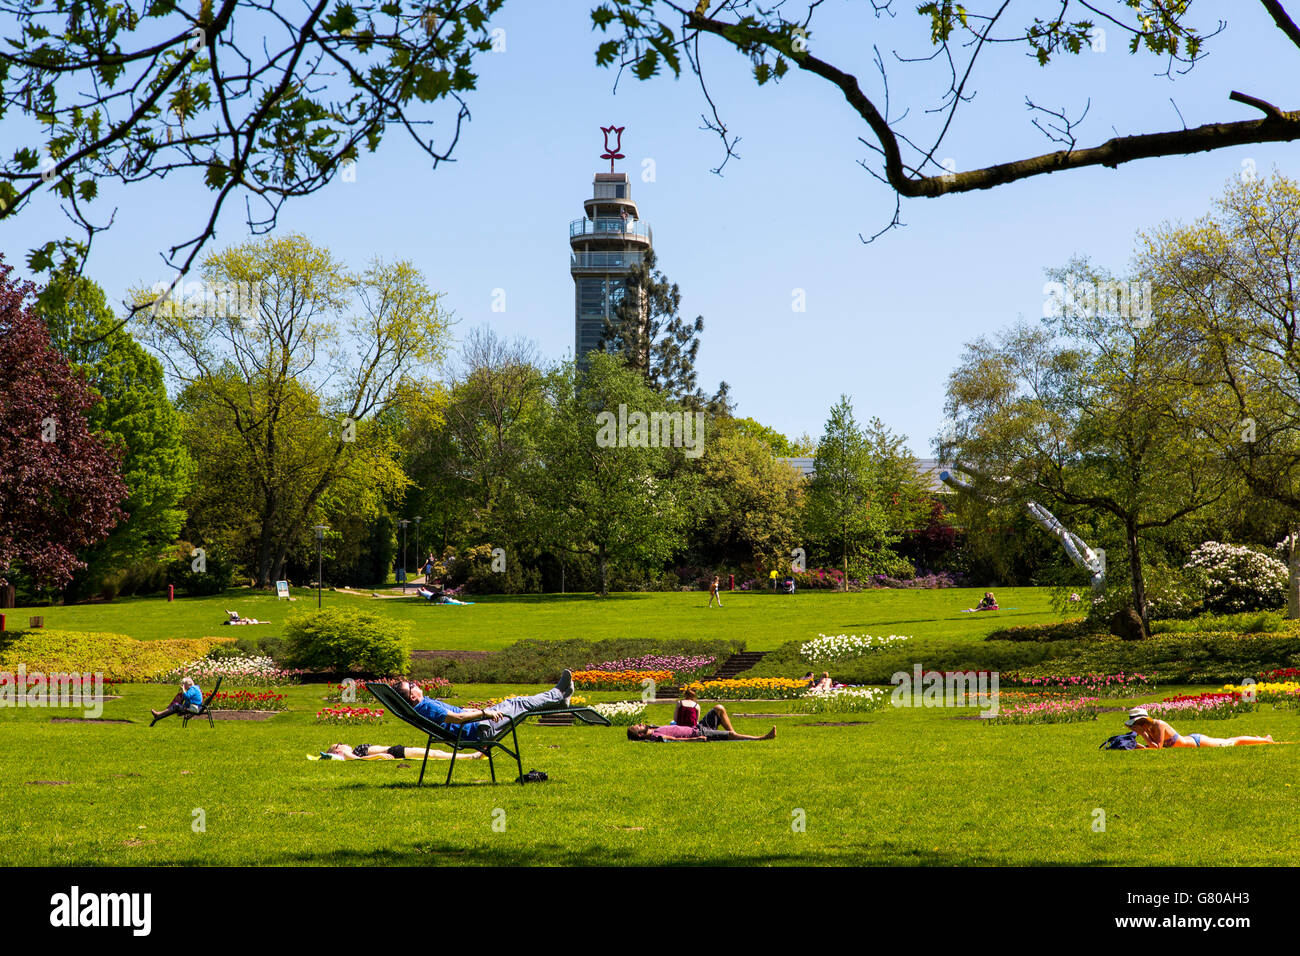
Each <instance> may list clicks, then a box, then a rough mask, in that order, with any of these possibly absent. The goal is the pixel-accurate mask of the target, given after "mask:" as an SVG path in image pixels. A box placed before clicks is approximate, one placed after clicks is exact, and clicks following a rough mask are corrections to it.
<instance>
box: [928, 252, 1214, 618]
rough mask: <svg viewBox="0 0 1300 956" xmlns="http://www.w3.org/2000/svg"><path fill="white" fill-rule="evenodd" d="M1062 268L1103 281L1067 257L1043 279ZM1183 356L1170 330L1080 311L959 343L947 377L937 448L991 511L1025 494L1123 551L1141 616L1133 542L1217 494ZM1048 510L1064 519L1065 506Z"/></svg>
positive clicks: (1018, 502) (1199, 396) (1140, 580)
mask: <svg viewBox="0 0 1300 956" xmlns="http://www.w3.org/2000/svg"><path fill="white" fill-rule="evenodd" d="M1066 272H1069V273H1071V274H1073V275H1074V276H1075V277H1077V279H1078V280H1079V282H1078V283H1076V284H1081V285H1083V286H1085V287H1092V288H1097V287H1099V286H1098V284H1099V283H1101V284H1105V283H1111V282H1113V280H1112V279H1111V278H1110V277H1109V276H1107V275H1106V274H1104V273H1101V272H1098V271H1096V270H1093V269H1091V268H1090V267H1089V266H1088V265H1087V264H1086V263H1085V262H1080V261H1076V262H1073V263H1071V264H1070V266H1068V267H1067V270H1066V271H1058V272H1055V273H1051V274H1053V275H1055V276H1057V277H1066ZM1112 305H1114V303H1112ZM1193 364H1194V363H1193V360H1192V358H1191V356H1190V355H1189V353H1188V350H1187V349H1186V347H1185V344H1184V343H1183V342H1182V341H1181V339H1180V337H1179V336H1178V335H1177V334H1176V333H1175V332H1173V331H1172V330H1171V328H1170V327H1169V326H1167V325H1165V324H1163V323H1162V322H1158V321H1154V322H1153V321H1151V319H1150V317H1149V316H1145V315H1138V314H1119V313H1115V312H1111V311H1107V309H1106V308H1098V307H1096V306H1093V307H1089V308H1080V309H1073V308H1066V309H1064V310H1062V313H1061V314H1060V315H1058V316H1057V317H1055V318H1054V319H1051V320H1048V321H1046V322H1045V323H1044V324H1043V325H1042V326H1041V327H1037V328H1036V327H1033V326H1030V325H1028V324H1025V323H1021V324H1019V325H1017V326H1015V327H1013V328H1012V329H1011V330H1009V331H1007V332H1004V333H1002V334H1001V335H1000V336H999V337H998V339H996V340H995V341H990V340H988V339H985V338H981V339H979V340H977V341H975V342H974V343H971V344H970V345H968V346H967V350H966V353H965V354H964V356H963V359H962V362H961V365H960V366H959V367H958V368H957V369H956V370H955V371H954V372H953V373H952V375H951V376H950V377H949V383H948V404H947V409H948V412H949V414H950V415H951V416H952V419H953V421H954V423H955V428H954V432H953V434H952V435H951V436H949V439H948V440H945V441H944V442H943V443H941V446H940V454H941V456H942V457H943V458H944V459H945V460H947V461H952V462H954V463H956V464H957V465H958V466H959V467H961V468H964V469H966V470H967V471H968V473H970V474H972V475H974V476H975V477H976V479H977V480H976V488H977V490H978V491H979V492H980V493H981V494H983V495H984V496H986V497H988V498H991V499H996V500H998V501H1000V502H1001V503H1002V505H1003V506H1004V507H1005V508H1008V509H1019V508H1022V507H1023V506H1024V504H1025V503H1026V502H1027V501H1028V500H1030V499H1031V498H1032V499H1037V500H1039V501H1040V502H1041V503H1042V504H1044V505H1045V506H1047V507H1048V508H1049V509H1051V510H1053V511H1054V512H1055V511H1056V509H1058V508H1068V509H1070V512H1071V513H1073V514H1077V513H1083V514H1085V515H1087V516H1088V517H1089V518H1090V519H1091V520H1092V522H1093V523H1094V525H1095V526H1097V527H1099V528H1100V529H1101V531H1102V534H1103V536H1115V537H1118V538H1119V542H1120V548H1119V549H1107V550H1119V551H1120V552H1121V553H1123V554H1124V555H1125V557H1126V561H1127V570H1128V580H1129V585H1130V601H1131V605H1132V607H1133V609H1134V610H1135V611H1136V612H1137V613H1138V614H1139V615H1140V616H1141V617H1142V619H1143V621H1146V619H1147V617H1148V600H1147V595H1146V586H1145V578H1144V573H1143V553H1142V545H1143V543H1144V542H1146V541H1150V540H1153V539H1156V538H1158V537H1159V536H1161V535H1163V534H1167V533H1168V532H1169V530H1170V529H1172V528H1174V527H1175V526H1176V525H1178V524H1179V523H1180V522H1182V521H1184V520H1185V519H1186V518H1188V517H1189V516H1191V515H1193V514H1195V513H1197V512H1199V511H1201V510H1203V509H1206V508H1208V507H1210V506H1212V505H1213V504H1214V503H1215V502H1217V501H1218V500H1219V499H1220V498H1222V497H1223V496H1224V494H1226V493H1227V491H1228V489H1229V488H1230V480H1229V474H1228V471H1227V469H1225V468H1224V467H1223V465H1222V462H1221V461H1219V460H1218V459H1217V457H1216V456H1215V454H1214V452H1213V448H1212V446H1211V445H1210V443H1208V442H1206V441H1204V440H1203V439H1202V438H1201V436H1200V435H1199V432H1198V429H1197V426H1196V424H1195V416H1196V413H1197V409H1198V407H1199V406H1200V405H1201V404H1202V403H1205V402H1212V401H1214V400H1215V397H1214V396H1213V395H1211V394H1205V393H1198V392H1194V391H1189V390H1188V389H1186V388H1185V387H1184V386H1183V384H1182V383H1183V382H1184V381H1185V380H1186V376H1187V375H1189V374H1191V372H1192V371H1193ZM1057 517H1058V518H1061V519H1062V520H1063V521H1064V522H1066V524H1067V527H1068V522H1069V520H1071V515H1070V514H1067V513H1064V512H1062V513H1060V514H1058V515H1057ZM1093 544H1094V545H1095V544H1096V542H1093ZM1108 564H1110V565H1111V566H1112V567H1113V566H1114V564H1115V562H1114V561H1109V562H1108Z"/></svg>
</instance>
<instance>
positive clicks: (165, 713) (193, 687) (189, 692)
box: [149, 677, 203, 727]
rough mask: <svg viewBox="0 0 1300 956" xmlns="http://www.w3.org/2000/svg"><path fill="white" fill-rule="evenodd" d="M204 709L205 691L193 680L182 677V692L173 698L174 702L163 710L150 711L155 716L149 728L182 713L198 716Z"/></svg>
mask: <svg viewBox="0 0 1300 956" xmlns="http://www.w3.org/2000/svg"><path fill="white" fill-rule="evenodd" d="M202 707H203V691H201V690H200V689H199V685H198V684H196V683H194V681H193V680H192V679H191V678H189V677H182V678H181V692H180V693H179V694H177V695H176V696H175V697H173V698H172V702H171V703H170V704H168V705H167V706H166V707H165V708H163V709H162V710H151V711H149V713H151V714H153V720H151V721H149V726H150V727H152V726H153V725H154V724H156V723H158V721H160V720H162V719H163V718H164V717H170V716H171V715H172V714H179V713H181V712H182V711H189V712H190V713H192V714H197V713H198V712H199V710H200V708H202Z"/></svg>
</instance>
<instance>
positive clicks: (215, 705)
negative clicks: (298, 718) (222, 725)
mask: <svg viewBox="0 0 1300 956" xmlns="http://www.w3.org/2000/svg"><path fill="white" fill-rule="evenodd" d="M212 709H213V710H277V711H278V710H288V709H289V704H288V702H287V701H286V700H285V697H284V694H278V693H276V692H275V691H273V690H266V691H261V692H260V693H254V692H253V691H250V690H236V691H231V692H230V693H229V694H227V693H226V692H225V691H224V690H223V691H218V692H217V695H216V696H215V697H213V698H212Z"/></svg>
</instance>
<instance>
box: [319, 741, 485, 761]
mask: <svg viewBox="0 0 1300 956" xmlns="http://www.w3.org/2000/svg"><path fill="white" fill-rule="evenodd" d="M321 756H322V757H327V758H332V759H334V760H408V759H409V760H423V759H424V758H425V757H426V756H427V757H433V758H434V759H435V760H450V759H451V752H450V751H447V750H432V749H430V750H425V749H424V748H423V747H403V746H402V745H401V744H397V745H396V746H394V747H385V746H383V745H382V744H361V745H360V746H357V747H349V746H348V745H347V744H335V745H334V746H333V747H331V748H330V749H329V750H326V751H325V752H324V753H322V754H321ZM482 756H483V755H482V754H481V753H479V752H478V751H475V752H474V753H468V754H461V756H460V759H461V760H477V759H479V758H480V757H482Z"/></svg>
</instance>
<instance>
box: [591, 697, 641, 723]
mask: <svg viewBox="0 0 1300 956" xmlns="http://www.w3.org/2000/svg"><path fill="white" fill-rule="evenodd" d="M591 709H592V710H594V711H596V713H598V714H600V715H601V716H602V717H604V718H605V719H606V720H608V721H609V722H610V723H611V724H613V725H614V726H615V727H631V726H632V725H633V724H640V723H644V722H645V703H644V702H643V701H639V700H620V701H617V702H616V703H613V704H592V705H591Z"/></svg>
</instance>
